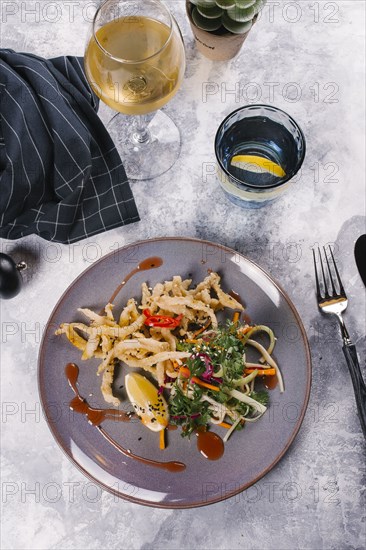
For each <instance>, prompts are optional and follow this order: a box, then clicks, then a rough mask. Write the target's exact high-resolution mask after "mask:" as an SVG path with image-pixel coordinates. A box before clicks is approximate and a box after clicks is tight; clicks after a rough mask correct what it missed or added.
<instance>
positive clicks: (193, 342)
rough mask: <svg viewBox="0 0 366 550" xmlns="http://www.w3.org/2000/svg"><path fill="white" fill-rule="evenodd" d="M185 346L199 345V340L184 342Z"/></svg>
mask: <svg viewBox="0 0 366 550" xmlns="http://www.w3.org/2000/svg"><path fill="white" fill-rule="evenodd" d="M184 343H185V344H200V343H201V342H200V341H199V340H184Z"/></svg>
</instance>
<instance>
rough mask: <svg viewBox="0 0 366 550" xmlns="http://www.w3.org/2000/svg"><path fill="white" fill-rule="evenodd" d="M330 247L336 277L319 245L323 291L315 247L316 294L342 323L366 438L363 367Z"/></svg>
mask: <svg viewBox="0 0 366 550" xmlns="http://www.w3.org/2000/svg"><path fill="white" fill-rule="evenodd" d="M328 248H329V252H330V256H331V259H332V264H333V268H334V275H335V277H334V276H333V275H332V270H331V267H330V262H329V259H328V255H327V251H326V249H325V246H323V251H324V257H325V261H326V264H327V272H328V277H327V275H326V272H325V269H324V263H323V259H322V255H321V252H320V248H319V247H318V256H319V263H320V268H321V274H322V280H323V293H322V291H321V287H320V283H319V277H318V269H317V262H316V257H315V251H314V248H313V259H314V269H315V279H316V296H317V299H318V306H319V309H320V310H321V311H322V312H323V313H332V314H333V315H336V316H337V318H338V321H339V323H340V327H341V333H342V338H343V353H344V355H345V357H346V361H347V364H348V368H349V371H350V374H351V379H352V384H353V389H354V392H355V397H356V404H357V410H358V415H359V418H360V423H361V428H362V431H363V435H364V436H365V438H366V385H365V382H364V380H363V377H362V374H361V369H360V365H359V362H358V358H357V352H356V346H355V345H354V344H352V341H351V339H350V336H349V334H348V330H347V328H346V325H345V322H344V319H343V317H342V313H343V311H344V310H345V309H346V307H347V304H348V299H347V294H346V292H345V290H344V287H343V284H342V281H341V277H340V275H339V272H338V269H337V264H336V262H335V259H334V255H333V251H332V249H331V247H330V246H329V247H328ZM335 278H336V280H337V282H338V288H339V290H337V289H336V282H335ZM327 279H328V281H329V282H330V286H331V289H332V291H331V293H330V292H329V286H328V283H327Z"/></svg>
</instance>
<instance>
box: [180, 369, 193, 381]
mask: <svg viewBox="0 0 366 550" xmlns="http://www.w3.org/2000/svg"><path fill="white" fill-rule="evenodd" d="M179 374H180V375H181V376H183V378H190V376H191V371H190V370H189V368H188V367H180V369H179Z"/></svg>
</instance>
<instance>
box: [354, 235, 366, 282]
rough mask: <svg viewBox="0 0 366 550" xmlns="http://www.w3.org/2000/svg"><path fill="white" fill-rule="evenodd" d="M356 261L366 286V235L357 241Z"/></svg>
mask: <svg viewBox="0 0 366 550" xmlns="http://www.w3.org/2000/svg"><path fill="white" fill-rule="evenodd" d="M355 260H356V265H357V269H358V272H359V274H360V276H361V279H362V281H363V284H364V285H365V286H366V235H361V237H359V238H358V239H357V241H356V244H355Z"/></svg>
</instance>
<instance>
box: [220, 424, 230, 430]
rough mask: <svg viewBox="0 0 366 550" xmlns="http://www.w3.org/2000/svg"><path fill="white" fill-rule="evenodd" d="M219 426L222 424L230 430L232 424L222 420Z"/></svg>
mask: <svg viewBox="0 0 366 550" xmlns="http://www.w3.org/2000/svg"><path fill="white" fill-rule="evenodd" d="M217 425H218V426H221V427H222V428H227V429H228V430H230V428H231V424H228V423H227V422H220V424H217Z"/></svg>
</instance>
